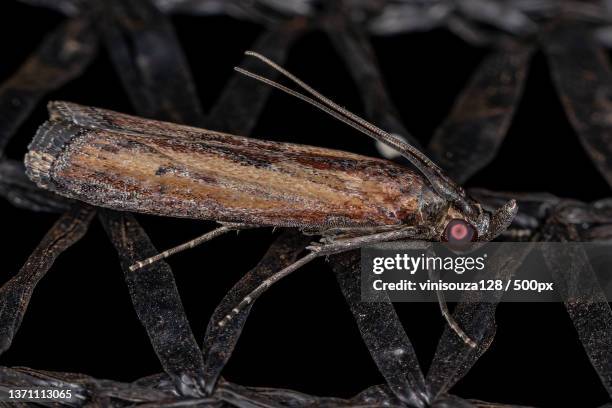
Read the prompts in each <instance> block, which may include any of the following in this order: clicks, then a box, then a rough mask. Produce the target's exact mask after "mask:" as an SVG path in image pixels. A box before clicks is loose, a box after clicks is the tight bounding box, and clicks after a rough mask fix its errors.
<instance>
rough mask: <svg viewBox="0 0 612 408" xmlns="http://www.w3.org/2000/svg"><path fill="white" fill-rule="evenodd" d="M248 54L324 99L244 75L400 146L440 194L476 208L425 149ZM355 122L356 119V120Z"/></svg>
mask: <svg viewBox="0 0 612 408" xmlns="http://www.w3.org/2000/svg"><path fill="white" fill-rule="evenodd" d="M245 54H246V55H249V56H252V57H255V58H257V59H259V60H260V61H262V62H264V63H265V64H267V65H268V66H270V67H272V68H273V69H275V70H276V71H278V72H279V73H281V74H282V75H284V76H285V77H287V78H289V79H290V80H291V81H293V82H294V83H296V84H297V85H298V86H300V87H301V88H302V89H304V90H306V91H307V92H308V93H310V94H311V95H313V96H314V97H315V98H316V99H318V100H319V101H320V103H316V102H315V101H314V100H312V99H311V98H308V97H306V96H305V95H302V94H300V93H299V92H296V91H293V90H291V89H289V88H287V87H285V86H283V85H280V84H278V83H277V82H274V81H273V80H271V79H268V78H264V77H262V76H259V75H256V74H253V73H251V72H249V71H246V70H244V69H242V68H237V69H236V70H237V71H238V72H240V73H242V74H244V75H247V76H250V77H252V78H254V79H257V80H259V81H261V82H264V83H266V84H268V85H270V86H273V87H275V88H277V89H280V90H282V91H283V92H286V93H288V94H291V95H293V96H296V97H298V98H300V99H302V100H304V101H306V102H308V103H310V104H312V105H314V106H316V107H317V108H319V109H321V110H323V111H325V112H326V113H328V114H330V115H332V116H334V117H335V118H337V119H340V120H342V121H343V122H344V123H347V124H349V125H351V126H352V127H354V128H356V129H358V130H360V131H361V132H363V133H365V134H367V135H368V136H370V137H372V138H374V139H375V140H378V141H380V142H382V143H385V144H386V145H388V146H390V147H392V148H394V149H396V150H397V151H398V152H399V153H400V154H402V156H404V157H406V158H407V159H408V160H409V161H410V162H412V163H413V164H414V165H415V166H416V167H417V169H419V170H420V171H421V172H422V173H423V175H424V176H425V177H426V178H427V179H428V180H429V182H430V183H431V185H432V187H433V188H434V189H435V190H436V191H437V192H438V193H439V194H441V195H442V196H444V197H445V198H447V199H450V200H452V201H454V202H457V203H458V204H460V205H461V206H462V207H463V208H464V209H465V211H466V212H468V213H471V212H473V208H472V206H471V205H470V204H469V203H468V202H467V200H466V198H465V193H464V191H463V189H462V188H461V187H459V186H457V185H456V184H455V183H454V182H453V181H452V180H451V179H450V178H449V177H448V176H447V175H446V174H444V172H443V171H442V169H440V168H439V167H438V166H437V165H436V164H435V163H434V162H432V161H431V160H430V159H429V158H428V157H427V156H425V155H424V154H423V153H422V152H420V151H419V150H418V149H416V148H415V147H414V146H412V145H410V144H408V143H406V142H405V141H403V140H402V139H399V138H397V137H395V136H394V135H392V134H390V133H388V132H385V131H384V130H382V129H380V128H379V127H377V126H375V125H373V124H372V123H370V122H368V121H366V120H365V119H363V118H361V117H359V116H357V115H355V114H354V113H352V112H350V111H348V110H347V109H345V108H343V107H341V106H340V105H338V104H336V103H335V102H333V101H332V100H331V99H329V98H327V97H325V96H324V95H322V94H320V93H319V92H317V91H315V90H314V89H313V88H312V87H310V86H309V85H308V84H306V83H305V82H303V81H302V80H300V79H299V78H297V77H296V76H295V75H293V74H291V73H290V72H289V71H287V70H286V69H284V68H282V67H281V66H279V65H278V64H276V63H275V62H273V61H271V60H270V59H268V58H266V57H265V56H263V55H261V54H258V53H256V52H253V51H247V52H245ZM323 105H325V107H327V108H328V109H325V108H324V107H323ZM330 111H334V112H336V113H337V114H338V115H340V116H342V117H343V118H344V119H346V120H344V119H341V118H340V117H339V116H338V115H334V114H333V113H332V112H330ZM351 122H353V123H354V124H353V123H351ZM355 125H358V126H355ZM366 130H367V131H366Z"/></svg>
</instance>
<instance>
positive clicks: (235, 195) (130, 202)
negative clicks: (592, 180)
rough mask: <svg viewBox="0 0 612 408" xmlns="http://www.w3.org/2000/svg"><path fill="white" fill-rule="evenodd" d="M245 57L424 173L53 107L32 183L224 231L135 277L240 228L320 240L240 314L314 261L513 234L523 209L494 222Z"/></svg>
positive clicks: (426, 167) (437, 179)
mask: <svg viewBox="0 0 612 408" xmlns="http://www.w3.org/2000/svg"><path fill="white" fill-rule="evenodd" d="M246 54H247V55H250V56H252V57H255V58H258V59H259V60H261V61H262V62H264V63H265V64H267V65H269V66H271V67H272V68H274V69H275V70H277V71H278V72H279V73H280V74H282V75H283V76H285V77H286V78H288V79H289V80H290V81H292V82H293V83H294V84H297V85H298V86H299V87H300V88H302V89H303V90H304V91H305V92H306V93H308V94H310V96H307V95H306V94H303V93H300V92H298V91H295V90H293V89H290V88H288V87H286V86H284V85H281V84H280V83H277V82H274V81H272V80H270V79H268V78H265V77H262V76H259V75H256V74H254V73H251V72H249V71H246V70H243V69H241V68H236V70H237V71H238V72H240V73H242V74H244V75H247V76H249V77H252V78H254V79H256V80H258V81H261V82H263V83H265V84H268V85H270V86H273V87H275V88H277V89H280V90H282V91H284V92H286V93H288V94H290V95H293V96H295V97H297V98H300V99H302V100H304V101H306V102H308V103H310V104H312V105H314V106H316V107H317V108H319V109H321V110H323V111H324V112H326V113H328V114H330V115H332V116H333V117H335V118H337V119H339V120H341V121H343V122H345V123H346V124H348V125H350V126H352V127H354V128H355V129H357V130H359V131H361V132H362V133H364V134H366V135H368V136H370V137H372V138H373V139H375V140H377V141H380V142H382V143H384V144H386V145H388V146H389V147H391V148H394V149H396V150H397V151H398V152H399V153H401V154H402V155H403V156H404V157H405V158H406V159H408V160H409V161H410V162H411V163H412V164H413V165H414V168H415V169H416V170H415V169H412V168H409V167H407V166H404V165H401V164H397V163H395V162H391V161H387V160H383V159H378V158H372V157H365V156H362V155H358V154H353V153H348V152H344V151H339V150H332V149H326V148H320V147H313V146H305V145H298V144H290V143H279V142H271V141H264V140H255V139H251V138H247V137H240V136H235V135H230V134H226V133H221V132H215V131H212V130H205V129H199V128H194V127H189V126H182V125H177V124H173V123H166V122H160V121H156V120H150V119H142V118H138V117H134V116H129V115H125V114H121V113H117V112H112V111H108V110H104V109H99V108H94V107H87V106H81V105H77V104H73V103H68V102H51V103H50V104H49V114H50V119H49V120H48V121H47V122H45V123H44V124H43V125H42V126H41V127H40V128H39V129H38V131H37V133H36V135H35V136H34V138H33V140H32V142H31V144H30V146H29V151H28V152H27V154H26V156H25V165H26V171H27V174H28V176H29V177H30V179H31V180H33V181H34V182H35V183H36V184H37V185H38V186H40V187H42V188H45V189H48V190H51V191H54V192H56V193H58V194H60V195H63V196H66V197H69V198H72V199H77V200H81V201H84V202H86V203H90V204H93V205H96V206H101V207H107V208H111V209H114V210H120V211H132V212H139V213H147V214H155V215H161V216H168V217H182V218H192V219H199V220H214V221H217V222H218V223H219V224H220V227H219V228H217V229H214V230H213V231H211V232H208V233H207V234H204V235H203V236H201V237H198V238H196V239H195V240H193V241H190V242H188V243H186V244H183V245H180V246H178V247H176V248H173V249H171V250H168V251H165V252H163V253H160V254H159V255H157V256H155V257H152V258H150V259H147V260H143V261H141V262H138V263H137V264H135V265H133V266H132V267H131V269H132V270H136V269H138V268H141V267H144V266H146V265H148V264H151V263H153V262H155V261H157V260H159V259H162V258H165V257H167V256H169V255H171V254H173V253H176V252H178V251H180V250H183V249H186V248H190V247H194V246H195V245H197V244H199V243H201V242H205V241H207V240H210V239H212V238H214V237H216V236H218V235H221V234H223V233H226V232H228V231H232V230H238V229H243V228H255V227H295V228H300V229H301V230H302V231H304V232H306V233H309V234H314V235H319V236H321V239H320V241H319V242H317V243H313V244H312V245H310V246H308V247H307V250H308V251H309V252H308V254H307V255H305V256H304V257H302V258H301V259H299V260H298V261H296V262H295V263H294V264H292V265H290V266H288V267H286V268H284V269H282V270H281V271H278V272H277V273H276V274H274V275H272V276H271V277H270V278H268V279H267V280H265V281H263V282H262V283H261V285H260V286H258V287H257V288H256V289H255V290H254V291H253V292H252V293H251V294H249V295H248V296H247V297H245V298H244V299H243V300H242V302H241V303H240V304H239V305H237V307H236V308H235V309H234V310H233V312H232V314H234V315H235V314H237V313H238V312H239V311H240V310H241V309H242V308H244V307H246V306H247V305H249V304H251V303H252V302H253V301H254V300H255V299H256V298H257V297H258V296H260V295H261V294H262V293H263V292H264V291H265V290H266V289H267V288H268V287H269V286H270V285H272V284H274V283H275V282H277V281H278V280H279V279H281V278H283V277H284V276H286V275H288V274H289V273H291V272H293V271H294V270H296V269H298V268H299V267H301V266H302V265H304V264H306V263H308V262H310V261H311V260H313V259H314V258H316V257H318V256H323V255H330V254H334V253H339V252H343V251H348V250H351V249H355V248H359V247H361V246H364V245H368V244H374V243H379V242H386V241H393V240H425V241H449V242H451V243H452V242H469V241H489V240H491V239H493V238H495V237H496V236H497V235H498V234H500V233H501V232H502V231H504V230H505V229H506V228H507V227H508V226H509V224H510V222H511V221H512V219H513V217H514V215H515V214H516V211H517V205H516V202H515V201H514V200H510V201H508V202H506V203H505V204H504V205H503V206H502V207H500V208H499V209H497V210H496V211H495V212H489V211H487V210H485V209H484V208H483V207H482V206H481V205H480V204H479V203H478V202H476V201H475V200H473V199H472V198H470V197H469V196H468V195H466V193H465V191H464V190H463V189H462V188H461V187H460V186H458V185H457V184H455V183H454V182H453V181H452V180H451V179H450V178H449V177H448V176H447V175H445V174H444V172H443V171H442V170H441V169H440V168H439V167H438V166H437V165H436V164H434V163H433V162H432V161H431V160H430V159H429V158H427V157H426V156H425V155H424V154H423V153H421V152H420V151H419V150H418V149H416V148H415V147H413V146H411V145H410V144H408V143H406V142H405V141H403V140H402V139H400V138H398V137H397V136H394V135H392V134H390V133H388V132H385V131H384V130H382V129H380V128H378V127H376V126H374V125H373V124H371V123H369V122H367V121H365V120H364V119H362V118H360V117H358V116H357V115H355V114H353V113H351V112H349V111H348V110H346V109H344V108H342V107H340V106H339V105H337V104H335V103H334V102H332V101H331V100H330V99H328V98H326V97H325V96H323V95H321V94H319V93H318V92H316V91H315V90H314V89H312V88H311V87H310V86H308V85H307V84H305V83H304V82H302V81H301V80H300V79H298V78H297V77H295V76H294V75H292V74H291V73H289V72H288V71H286V70H285V69H283V68H282V67H280V66H278V65H277V64H276V63H274V62H272V61H270V60H269V59H267V58H266V57H264V56H262V55H259V54H256V53H253V52H247V53H246ZM442 311H443V314H444V316H445V318H446V319H447V321H448V322H449V324H450V325H451V327H452V328H453V329H454V330H455V331H456V332H457V334H458V335H459V336H461V338H462V339H463V340H464V341H465V342H466V343H468V344H470V345H471V346H475V344H474V343H473V341H471V339H469V337H468V336H467V335H466V334H465V333H464V332H463V331H462V330H461V329H460V328H459V327H458V326H457V324H456V323H455V322H454V321H453V320H452V317H451V316H450V315H449V313H448V311H447V310H445V308H442ZM232 314H230V315H228V316H226V318H225V319H224V320H222V321H221V322H219V324H225V323H226V320H230V319H232Z"/></svg>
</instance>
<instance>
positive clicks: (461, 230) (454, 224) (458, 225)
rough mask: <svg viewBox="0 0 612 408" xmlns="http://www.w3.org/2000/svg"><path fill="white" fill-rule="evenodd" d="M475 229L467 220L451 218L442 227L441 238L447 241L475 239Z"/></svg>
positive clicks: (457, 241)
mask: <svg viewBox="0 0 612 408" xmlns="http://www.w3.org/2000/svg"><path fill="white" fill-rule="evenodd" d="M476 238H477V234H476V229H475V228H474V227H473V226H472V225H471V224H469V223H468V222H466V221H464V220H461V219H454V220H451V221H450V222H449V223H448V224H447V225H446V228H445V229H444V235H443V236H442V239H443V240H444V241H447V242H451V243H453V242H456V243H459V242H470V241H476Z"/></svg>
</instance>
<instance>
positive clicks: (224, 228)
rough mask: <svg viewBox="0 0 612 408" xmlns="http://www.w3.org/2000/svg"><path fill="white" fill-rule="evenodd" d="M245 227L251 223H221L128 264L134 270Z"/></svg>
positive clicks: (250, 226)
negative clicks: (197, 235)
mask: <svg viewBox="0 0 612 408" xmlns="http://www.w3.org/2000/svg"><path fill="white" fill-rule="evenodd" d="M247 228H253V226H252V225H246V224H229V223H228V224H222V225H221V226H220V227H219V228H216V229H214V230H212V231H209V232H207V233H205V234H203V235H200V236H199V237H197V238H194V239H192V240H191V241H187V242H185V243H183V244H181V245H177V246H175V247H174V248H170V249H168V250H166V251H164V252H161V253H159V254H157V255H154V256H152V257H150V258H147V259H144V260H142V261H139V262H136V263H135V264H134V265H132V266H130V271H131V272H134V271H135V270H138V269H140V268H143V267H145V266H147V265H151V264H152V263H155V262H157V261H160V260H162V259H166V258H168V257H169V256H172V255H174V254H176V253H179V252H182V251H185V250H187V249H191V248H195V247H196V246H198V245H200V244H203V243H204V242H206V241H210V240H211V239H213V238H217V237H218V236H220V235H223V234H225V233H227V232H230V231H238V230H241V229H247Z"/></svg>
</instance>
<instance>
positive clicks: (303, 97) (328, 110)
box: [234, 67, 377, 139]
mask: <svg viewBox="0 0 612 408" xmlns="http://www.w3.org/2000/svg"><path fill="white" fill-rule="evenodd" d="M234 70H235V71H237V72H239V73H241V74H243V75H245V76H248V77H251V78H253V79H256V80H258V81H260V82H263V83H264V84H266V85H270V86H272V87H274V88H276V89H279V90H281V91H283V92H285V93H287V94H289V95H291V96H294V97H296V98H298V99H301V100H303V101H304V102H307V103H309V104H311V105H313V106H315V107H317V108H319V109H321V110H322V111H324V112H325V113H327V114H328V115H331V116H333V117H334V118H336V119H338V120H339V121H341V122H344V123H346V124H347V125H349V126H351V127H353V128H355V129H357V130H358V131H360V132H362V133H364V134H366V135H368V136H370V137H372V138H374V139H377V136H376V134H375V133H374V132H372V131H371V130H369V129H367V128H364V127H363V126H361V125H360V124H359V123H357V122H354V121H352V120H350V119H349V118H347V117H346V116H343V115H342V114H340V113H339V112H336V111H334V110H332V109H331V108H329V107H327V106H325V105H323V104H322V103H321V102H318V101H316V100H314V99H312V98H310V97H308V96H306V95H304V94H302V93H299V92H297V91H294V90H293V89H291V88H287V87H286V86H284V85H281V84H279V83H278V82H275V81H273V80H271V79H269V78H266V77H263V76H261V75H257V74H254V73H252V72H251V71H247V70H246V69H243V68H240V67H234Z"/></svg>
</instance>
